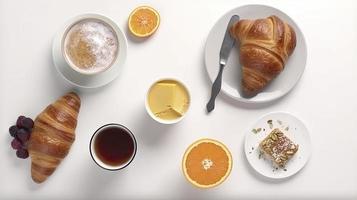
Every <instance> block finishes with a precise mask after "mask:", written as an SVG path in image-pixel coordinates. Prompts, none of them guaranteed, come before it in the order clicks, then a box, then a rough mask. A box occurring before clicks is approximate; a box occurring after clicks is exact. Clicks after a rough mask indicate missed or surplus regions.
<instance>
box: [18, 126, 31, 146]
mask: <svg viewBox="0 0 357 200" xmlns="http://www.w3.org/2000/svg"><path fill="white" fill-rule="evenodd" d="M30 136H31V135H30V132H29V131H28V130H26V129H23V128H21V129H19V130H18V131H17V134H16V138H17V139H19V140H20V141H21V142H22V144H25V143H26V142H27V141H28V140H29V139H30Z"/></svg>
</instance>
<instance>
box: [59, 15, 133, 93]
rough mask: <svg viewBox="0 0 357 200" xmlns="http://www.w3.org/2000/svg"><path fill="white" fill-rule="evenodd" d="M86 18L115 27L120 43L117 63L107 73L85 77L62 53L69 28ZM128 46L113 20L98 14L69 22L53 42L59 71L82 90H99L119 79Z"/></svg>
mask: <svg viewBox="0 0 357 200" xmlns="http://www.w3.org/2000/svg"><path fill="white" fill-rule="evenodd" d="M84 18H96V19H100V20H103V21H105V22H106V23H108V24H109V25H111V26H112V27H113V29H114V31H115V32H116V34H117V37H118V41H119V54H118V57H117V59H116V61H115V62H114V63H113V65H112V66H111V67H110V68H109V69H107V70H106V71H104V72H101V73H99V74H95V75H83V74H80V73H79V72H77V71H75V70H73V69H72V68H71V67H70V66H69V65H68V64H67V62H66V61H65V59H64V57H63V55H62V51H61V46H62V37H63V34H64V33H65V32H66V30H67V28H68V27H69V26H70V25H72V24H73V23H74V22H76V21H78V20H81V19H84ZM127 46H128V45H127V39H126V37H125V35H124V33H123V32H122V31H121V30H120V28H119V27H118V26H117V25H116V24H115V23H114V22H113V21H112V20H110V19H109V18H107V17H105V16H102V15H98V14H83V15H80V16H77V17H74V18H72V19H70V20H68V22H67V23H66V24H65V25H64V26H63V27H62V28H61V29H60V31H59V32H58V33H57V35H56V36H55V38H54V41H53V48H52V56H53V62H54V64H55V67H56V69H57V71H58V72H59V73H60V74H61V75H62V77H63V78H64V79H65V80H67V81H68V82H69V83H71V84H73V85H75V86H77V87H81V88H98V87H101V86H104V85H106V84H108V83H110V82H111V81H113V80H114V79H115V78H116V77H118V75H119V74H120V71H121V69H122V66H123V64H124V63H125V59H126V54H127Z"/></svg>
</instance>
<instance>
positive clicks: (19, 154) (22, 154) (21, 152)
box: [16, 149, 29, 159]
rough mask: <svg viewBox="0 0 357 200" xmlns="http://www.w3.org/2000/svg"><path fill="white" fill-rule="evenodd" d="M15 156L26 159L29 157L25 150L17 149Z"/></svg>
mask: <svg viewBox="0 0 357 200" xmlns="http://www.w3.org/2000/svg"><path fill="white" fill-rule="evenodd" d="M16 156H17V157H18V158H22V159H26V158H28V157H29V152H28V151H27V150H26V149H18V150H17V151H16Z"/></svg>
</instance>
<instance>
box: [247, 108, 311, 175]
mask: <svg viewBox="0 0 357 200" xmlns="http://www.w3.org/2000/svg"><path fill="white" fill-rule="evenodd" d="M274 114H284V115H288V116H290V117H293V118H295V119H296V120H298V121H299V122H300V123H301V124H302V125H303V126H304V128H305V129H306V132H307V134H306V136H307V139H308V144H309V146H310V151H309V152H308V155H307V158H306V159H305V161H304V163H303V165H302V166H301V167H300V169H298V170H296V172H294V173H292V174H290V175H289V176H284V177H273V176H268V175H266V174H263V173H261V172H260V171H258V170H257V169H256V168H255V167H253V165H252V163H251V161H250V160H249V159H248V152H247V149H246V145H247V137H248V134H249V133H250V128H251V127H253V126H254V125H255V124H256V123H257V122H258V121H260V120H262V119H263V118H265V117H267V116H270V115H274ZM243 148H244V149H243V151H244V155H245V158H246V160H247V162H248V164H249V167H251V168H252V169H253V170H254V171H255V172H256V173H257V174H259V175H261V176H263V177H265V178H268V179H271V180H284V179H289V178H291V177H293V176H294V175H296V174H298V173H299V172H300V171H301V170H302V169H304V168H305V166H306V165H307V164H308V163H309V161H310V159H311V156H312V153H313V148H312V141H311V136H310V131H309V129H308V128H307V127H306V125H305V123H304V122H303V121H302V120H301V119H300V118H298V117H296V116H295V115H293V114H292V113H290V112H287V111H273V112H269V113H266V114H264V115H262V116H261V117H259V118H258V119H257V120H256V121H254V122H253V123H251V124H250V126H249V127H248V128H247V129H245V130H244V144H243Z"/></svg>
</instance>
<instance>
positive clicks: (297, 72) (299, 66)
mask: <svg viewBox="0 0 357 200" xmlns="http://www.w3.org/2000/svg"><path fill="white" fill-rule="evenodd" d="M233 15H239V16H240V18H241V19H257V18H265V17H268V16H270V15H276V16H278V17H280V18H281V19H282V20H284V21H286V22H287V23H289V24H290V25H291V26H292V27H293V28H294V30H295V33H296V39H297V41H296V47H295V50H294V52H293V54H292V55H291V56H290V57H289V59H288V62H287V63H286V66H285V69H284V70H283V71H282V72H281V73H280V74H279V76H278V77H276V79H275V80H273V81H272V82H271V83H270V84H269V85H268V86H267V87H266V88H264V90H263V91H262V92H260V93H259V94H257V95H256V96H255V97H252V98H244V97H243V95H242V93H241V91H240V90H241V75H240V74H241V69H240V64H239V56H238V55H239V52H238V50H237V48H236V47H234V48H233V49H232V51H231V54H230V57H229V59H228V63H227V66H226V67H225V68H224V72H223V79H222V90H221V91H222V92H223V93H225V94H226V95H228V96H230V97H232V98H233V99H235V100H237V101H240V102H245V103H263V102H269V101H273V100H275V99H278V98H280V97H282V96H284V95H285V94H287V93H288V92H289V91H290V90H291V89H292V88H293V87H294V86H295V84H296V83H297V82H298V81H299V79H300V77H301V76H302V74H303V72H304V69H305V65H306V59H307V48H306V42H305V38H304V35H303V33H302V32H301V30H300V28H299V27H298V25H297V24H296V23H295V22H294V21H293V20H292V19H291V18H290V17H289V16H288V15H286V14H285V13H283V12H282V11H280V10H278V9H276V8H272V7H269V6H264V5H246V6H242V7H238V8H235V9H233V10H231V11H229V12H227V13H226V14H225V15H224V16H223V17H221V18H220V19H219V20H218V21H217V23H216V24H215V25H214V26H213V28H212V30H211V32H210V33H209V35H208V38H207V42H206V47H205V63H206V69H207V72H208V75H209V77H210V79H211V80H212V82H213V81H214V80H215V79H216V77H217V74H218V70H219V64H218V63H219V51H220V48H221V45H222V41H223V37H224V34H225V31H226V28H227V24H228V22H229V20H230V18H231V16H233Z"/></svg>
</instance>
